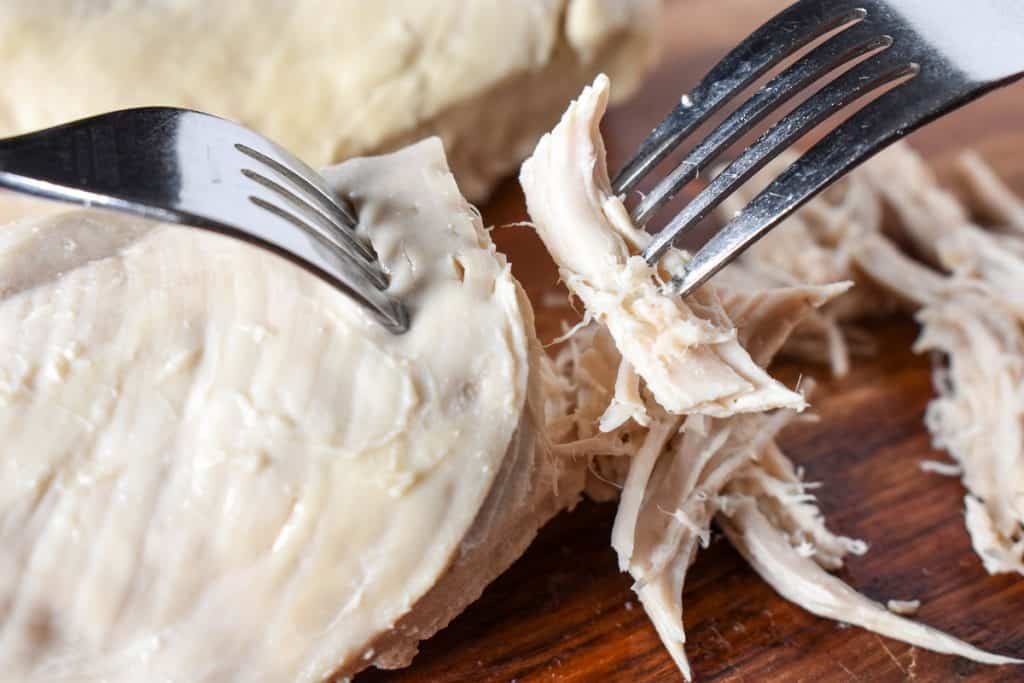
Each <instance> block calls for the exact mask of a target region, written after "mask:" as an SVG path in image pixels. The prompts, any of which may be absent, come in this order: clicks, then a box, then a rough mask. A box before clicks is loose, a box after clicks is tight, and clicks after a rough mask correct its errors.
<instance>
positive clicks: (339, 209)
mask: <svg viewBox="0 0 1024 683" xmlns="http://www.w3.org/2000/svg"><path fill="white" fill-rule="evenodd" d="M235 149H237V150H238V151H239V152H241V153H242V154H244V155H246V156H247V157H249V158H251V159H255V160H256V161H259V162H261V163H263V164H264V165H266V166H269V167H270V168H272V169H273V170H274V171H275V172H276V173H277V174H279V175H280V176H282V177H284V178H286V179H287V180H289V181H291V182H292V183H294V184H295V185H297V186H298V187H299V188H300V189H302V191H303V193H304V194H306V195H307V196H309V197H310V198H311V199H314V200H315V201H316V202H317V204H318V205H319V208H320V209H321V210H322V211H324V212H325V213H326V214H327V216H329V217H330V218H331V219H332V220H333V221H334V222H336V223H338V224H339V225H341V226H344V227H346V228H348V229H349V230H355V229H356V226H358V225H359V220H358V218H356V214H355V211H353V210H352V208H351V207H349V206H348V202H346V201H345V200H344V199H343V198H342V197H340V196H338V195H337V193H335V192H333V191H331V189H330V188H328V187H327V186H326V185H324V183H323V181H322V180H320V177H319V174H318V173H316V172H315V171H314V170H313V169H311V168H309V167H308V166H306V164H305V163H303V162H302V161H299V160H298V159H297V158H295V157H294V156H292V154H291V153H290V152H288V151H287V150H285V149H283V148H278V149H277V150H275V151H276V152H277V155H278V156H280V157H284V158H287V159H288V160H289V161H290V162H291V164H292V165H293V166H295V168H289V167H287V166H285V165H284V164H282V163H281V162H280V161H278V160H277V159H275V158H273V157H271V156H268V155H266V154H264V153H263V152H260V151H259V150H257V149H253V148H252V147H250V146H249V145H245V144H242V143H236V144H235ZM370 258H371V259H373V258H375V257H374V256H372V255H371V256H370Z"/></svg>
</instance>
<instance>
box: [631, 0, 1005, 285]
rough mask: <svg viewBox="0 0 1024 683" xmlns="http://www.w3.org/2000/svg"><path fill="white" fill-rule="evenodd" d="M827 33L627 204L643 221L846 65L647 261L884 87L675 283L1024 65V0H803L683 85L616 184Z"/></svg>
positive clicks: (727, 173)
mask: <svg viewBox="0 0 1024 683" xmlns="http://www.w3.org/2000/svg"><path fill="white" fill-rule="evenodd" d="M830 34H831V35H830ZM822 39H824V40H823V41H822V42H820V43H819V44H818V45H816V46H814V49H812V50H810V51H809V52H807V53H806V54H805V55H804V56H802V57H800V58H799V59H798V60H796V61H795V62H793V64H792V65H791V66H789V67H788V68H786V69H785V70H783V71H781V73H779V74H778V75H776V76H775V77H774V78H771V79H770V80H768V82H767V83H766V84H765V85H763V86H762V87H761V88H759V89H758V90H756V91H755V92H754V94H753V95H751V96H750V97H749V98H748V99H747V100H746V101H745V102H743V103H742V104H740V106H739V107H738V108H736V109H735V110H734V111H733V112H732V113H731V114H730V115H729V116H728V117H727V118H725V120H724V121H723V122H722V123H721V124H720V125H719V126H718V127H717V128H715V129H714V130H713V131H712V132H711V133H709V134H708V135H707V136H706V137H705V138H704V139H703V140H701V141H699V142H698V143H697V144H696V145H695V146H694V147H693V148H692V150H690V151H689V152H688V153H687V154H686V156H685V157H683V159H682V161H681V162H680V163H679V164H678V165H676V167H675V168H674V170H672V171H671V172H670V173H669V174H668V175H666V176H665V177H664V178H662V179H661V180H660V181H659V182H658V183H657V184H656V185H655V187H654V189H653V190H652V191H651V192H650V193H649V194H647V195H646V196H644V197H643V198H642V200H641V201H640V202H639V203H638V204H637V205H636V206H635V207H634V208H633V209H632V210H631V214H632V216H633V218H634V220H635V221H636V222H637V223H639V224H646V223H647V222H648V221H649V220H650V219H651V218H653V217H654V216H655V215H656V214H657V213H658V212H659V211H660V210H661V209H662V208H663V207H664V205H665V204H666V203H667V202H668V201H669V200H670V199H672V197H673V196H674V195H675V194H676V193H677V192H678V191H679V190H680V189H681V188H682V187H683V186H685V185H686V184H687V183H689V182H690V181H692V180H694V179H695V178H696V177H697V176H698V174H699V173H700V172H701V171H702V170H703V169H705V168H706V167H707V166H708V165H709V164H710V163H712V162H713V161H714V160H715V158H716V157H718V156H719V155H720V154H721V153H722V152H723V151H725V150H726V149H727V148H728V147H729V146H731V145H732V144H733V143H735V142H736V141H737V140H738V139H739V138H740V137H741V136H743V135H744V134H745V133H747V132H749V131H751V130H752V129H753V128H754V127H755V126H757V125H758V124H759V123H761V122H762V121H763V120H764V119H765V118H766V117H767V116H768V115H770V114H771V113H772V112H773V111H775V110H777V109H779V108H780V107H781V106H782V105H784V104H786V103H787V102H791V101H793V100H794V99H795V98H796V96H797V95H798V94H799V93H801V92H802V91H804V90H806V89H808V88H810V86H811V85H813V84H814V83H816V82H818V81H819V80H821V79H823V78H825V77H828V76H829V75H830V74H832V72H836V71H839V70H841V69H844V68H846V69H847V70H846V71H844V72H842V73H841V74H840V75H838V76H835V77H834V78H833V79H832V80H831V81H829V82H827V83H826V84H825V85H823V86H822V87H820V89H818V90H817V91H816V92H814V93H813V94H812V95H811V96H809V97H808V98H807V99H805V100H804V101H803V102H801V103H800V104H799V105H797V106H796V108H795V109H793V110H792V111H791V112H790V113H789V114H787V115H786V116H784V117H783V118H782V119H781V120H780V121H779V122H778V123H777V124H775V125H774V126H772V127H770V128H769V129H768V130H767V131H766V132H764V133H763V134H762V135H761V136H760V137H759V138H758V139H757V140H756V141H755V142H754V143H753V144H751V145H750V146H749V147H748V148H747V149H746V150H745V151H744V152H743V153H742V154H740V156H738V157H737V158H736V159H735V160H734V161H733V162H732V163H731V164H729V165H728V166H726V167H725V169H724V170H723V171H721V172H720V173H719V174H718V175H717V176H715V177H714V179H713V180H711V182H710V183H709V184H708V185H707V187H706V188H705V189H704V190H703V191H701V192H700V193H699V194H698V195H697V196H696V197H695V198H694V199H693V200H692V201H691V202H689V203H688V204H687V205H686V206H685V207H684V208H683V209H682V210H681V211H680V212H679V213H678V214H676V215H675V216H674V217H673V218H672V219H670V220H669V221H668V223H667V224H666V225H665V227H663V228H662V229H661V230H660V231H659V232H657V233H655V235H654V239H653V240H652V241H651V242H650V243H649V245H648V246H647V248H646V249H645V250H644V253H643V256H644V258H645V259H646V261H647V262H648V263H649V264H651V265H652V266H653V265H654V264H656V263H657V262H658V261H659V260H660V259H661V257H662V256H663V255H664V254H665V252H666V251H667V250H668V249H669V247H670V246H672V245H673V244H674V243H675V242H676V240H678V239H679V238H680V237H681V236H682V235H684V234H685V233H687V232H688V231H689V230H690V229H691V228H693V227H694V226H695V225H696V224H697V223H699V222H700V221H701V220H702V219H704V218H705V217H707V216H708V214H709V213H710V212H711V211H712V210H714V209H715V207H717V206H718V205H719V204H721V202H722V201H723V200H724V199H725V198H726V197H728V196H729V195H730V194H731V193H732V192H733V191H735V190H736V189H737V188H738V187H739V186H740V185H742V184H743V183H744V182H745V181H746V180H748V179H749V178H750V177H751V176H752V175H753V174H755V173H756V172H757V171H758V170H760V169H761V168H762V167H764V166H765V164H767V163H768V162H769V161H771V160H772V159H774V158H775V157H777V156H778V155H779V154H780V153H781V152H783V151H784V150H785V149H787V148H788V147H790V146H791V145H792V144H793V143H794V142H796V141H797V140H799V139H800V138H801V137H803V136H804V135H805V134H807V133H808V132H810V131H811V130H812V129H813V128H815V127H817V126H818V125H819V124H821V123H823V122H824V121H825V120H826V119H828V118H829V117H830V116H832V115H834V114H837V113H838V112H840V111H841V110H842V109H844V108H846V107H847V106H849V105H851V104H854V103H855V102H857V101H858V100H860V99H861V98H862V97H865V96H868V95H871V94H878V92H877V91H884V92H882V93H881V94H880V95H878V96H877V97H876V98H875V99H874V100H872V101H870V102H869V103H867V104H864V105H863V106H861V107H860V108H859V109H857V110H856V111H855V112H854V113H853V114H852V115H851V116H850V117H849V118H847V119H846V120H845V121H844V122H842V123H840V124H839V125H838V126H836V127H835V128H834V129H832V130H831V131H830V132H829V133H828V134H827V135H826V136H825V137H823V138H822V139H821V141H820V142H818V143H817V144H815V145H814V146H813V147H811V148H810V149H809V150H808V151H807V152H806V153H805V154H803V156H801V157H800V158H799V159H797V160H796V161H795V162H794V163H793V164H791V165H790V166H789V167H787V168H786V169H785V170H784V171H783V172H782V173H780V174H779V175H778V176H777V177H776V178H775V179H774V180H773V181H772V182H771V183H770V184H769V185H768V186H767V187H766V188H765V189H764V191H762V192H761V193H760V194H758V195H757V196H756V197H754V199H752V200H751V201H750V202H749V203H748V204H747V205H746V206H745V207H744V209H743V210H742V211H740V212H739V213H738V214H737V215H736V216H734V217H733V218H732V219H731V220H730V221H729V222H728V223H727V224H726V225H725V227H723V228H722V229H721V230H720V231H719V232H718V233H717V234H715V235H714V236H713V237H712V238H711V239H710V240H709V241H708V242H707V243H706V244H704V246H703V247H701V248H700V249H699V250H698V251H697V252H696V253H695V254H694V256H693V258H692V259H691V260H690V261H689V262H688V263H687V264H686V266H685V267H684V268H683V269H681V271H680V272H679V273H677V274H675V275H674V276H673V277H672V280H671V282H669V283H668V284H667V285H666V287H667V289H668V291H670V292H674V293H678V294H680V295H686V294H688V293H690V292H692V291H693V290H694V289H696V288H697V287H699V286H700V285H702V284H703V283H704V282H706V281H707V280H708V278H710V277H711V276H712V275H714V274H715V273H716V272H718V271H719V270H720V269H721V268H722V267H724V266H725V265H726V264H728V263H729V262H730V261H731V260H732V259H734V258H735V257H736V256H738V255H739V254H740V253H742V252H743V250H744V249H746V248H747V247H749V246H750V245H751V244H753V243H754V242H755V241H757V240H758V239H759V238H761V237H762V236H764V235H765V234H766V233H767V232H768V231H769V230H771V229H772V228H773V227H774V226H776V225H778V224H779V222H781V221H782V220H783V219H784V218H785V217H786V216H788V215H790V214H791V213H792V212H794V211H795V210H796V209H798V208H799V207H800V206H802V205H803V204H805V203H806V202H808V201H809V200H810V199H812V198H813V197H814V196H815V195H816V194H817V193H819V192H821V191H822V190H823V189H825V188H826V187H827V186H828V185H830V184H831V183H832V182H834V181H835V180H837V179H838V178H839V177H840V176H842V175H843V174H845V173H846V172H847V171H849V170H850V169H852V168H854V167H855V166H857V165H859V164H860V163H862V162H864V161H866V160H867V159H868V158H870V157H871V156H873V155H874V154H876V153H877V152H879V151H880V150H882V149H883V148H884V147H886V146H888V145H890V144H892V143H893V142H895V141H897V140H899V139H900V138H903V137H904V136H906V135H907V134H909V133H910V132H912V131H914V130H916V129H917V128H919V127H921V126H923V125H925V124H927V123H929V122H931V121H933V120H935V119H936V118H939V117H940V116H943V115H944V114H946V113H948V112H950V111H952V110H953V109H956V108H958V107H960V106H963V105H964V104H967V103H968V102H971V101H972V100H975V99H977V98H978V97H981V96H982V95H984V94H986V93H988V92H990V91H991V90H994V89H995V88H998V87H1000V86H1004V85H1007V84H1009V83H1011V82H1013V81H1015V80H1017V79H1019V78H1020V77H1021V76H1022V75H1024V3H1022V2H1021V1H1020V0H973V1H972V2H967V1H966V0H801V1H800V2H797V3H795V4H793V5H791V6H790V7H789V8H788V9H786V10H784V11H782V12H781V13H780V14H778V15H776V16H775V17H774V18H773V19H771V20H770V21H768V22H767V23H765V24H764V25H762V26H761V27H760V28H758V29H757V30H756V31H755V32H754V33H752V34H751V35H750V36H749V37H748V38H747V39H746V40H744V41H743V42H742V43H740V45H739V46H738V47H736V48H735V49H734V50H733V51H732V52H730V53H729V54H728V55H727V56H726V57H725V58H724V59H722V60H721V61H720V62H719V63H718V64H717V65H715V67H714V68H712V69H711V71H710V72H709V73H708V74H707V75H706V76H705V77H704V78H703V79H702V80H701V81H700V83H699V84H698V85H697V86H696V88H694V89H693V90H692V91H691V92H690V93H689V94H687V95H684V96H683V97H682V98H681V100H680V102H679V104H677V105H676V106H675V107H674V108H673V109H672V111H671V112H670V113H669V114H668V115H667V116H666V117H665V119H664V120H662V121H661V122H660V123H659V124H658V125H657V126H656V127H655V128H654V130H653V131H652V132H651V133H650V135H648V136H647V138H646V139H645V140H644V141H643V143H642V144H641V145H640V149H639V151H638V152H637V153H636V154H635V155H634V156H633V157H632V158H631V159H630V160H629V161H628V162H627V163H626V164H625V165H624V166H623V168H622V170H621V171H619V173H618V174H617V175H616V176H615V179H614V180H613V182H612V188H613V190H614V191H615V192H616V193H617V194H625V193H628V192H629V191H631V190H633V189H634V188H635V187H636V186H637V184H638V183H640V182H641V181H642V180H643V179H644V178H645V177H647V176H648V175H649V174H650V173H651V171H652V170H653V169H654V168H655V167H656V166H658V164H660V162H661V161H662V160H664V159H665V158H666V157H667V156H668V155H669V154H671V153H672V152H673V151H674V150H675V149H676V148H678V147H679V146H680V145H682V143H683V141H684V140H685V139H686V138H687V137H688V136H690V135H691V134H692V133H693V132H694V130H695V129H696V128H697V127H699V126H700V125H702V124H703V123H705V122H706V121H707V120H708V118H709V117H710V116H711V115H713V114H714V113H715V112H717V111H718V110H719V109H721V108H722V107H723V106H724V105H725V104H726V103H728V102H729V101H730V100H733V99H735V98H736V97H737V95H739V94H740V93H741V92H742V91H743V90H745V89H746V88H747V87H749V86H751V85H752V84H753V83H754V82H755V81H756V80H758V79H759V78H760V77H761V76H764V75H765V74H766V73H768V72H769V70H771V69H772V68H773V67H776V66H778V65H780V63H781V62H782V61H783V60H785V59H786V58H788V57H791V56H793V55H795V54H796V53H797V52H799V51H800V50H802V49H805V48H808V47H811V46H812V44H814V43H815V42H816V41H820V40H822ZM886 88H889V89H888V90H885V89H886Z"/></svg>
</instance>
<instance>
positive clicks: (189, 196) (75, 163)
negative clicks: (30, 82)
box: [0, 107, 409, 333]
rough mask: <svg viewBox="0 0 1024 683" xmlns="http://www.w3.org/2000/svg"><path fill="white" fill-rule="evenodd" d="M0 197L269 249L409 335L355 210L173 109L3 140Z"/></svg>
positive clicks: (259, 145) (221, 129) (282, 154)
mask: <svg viewBox="0 0 1024 683" xmlns="http://www.w3.org/2000/svg"><path fill="white" fill-rule="evenodd" d="M0 187H6V188H8V189H11V190H15V191H18V192H23V193H27V194H32V195H37V196H41V197H46V198H49V199H56V200H60V201H65V202H71V203H75V204H82V205H86V206H94V207H99V208H105V209H113V210H116V211H124V212H128V213H133V214H137V215H141V216H144V217H146V218H151V219H155V220H158V221H163V222H166V223H179V224H183V225H188V226H192V227H197V228H203V229H207V230H212V231H214V232H219V233H223V234H226V235H230V236H232V237H236V238H239V239H242V240H245V241H247V242H251V243H253V244H256V245H258V246H261V247H264V248H266V249H269V250H271V251H273V252H275V253H277V254H280V255H281V256H284V257H285V258H287V259H289V260H291V261H293V262H295V263H297V264H298V265H300V266H302V267H304V268H306V269H307V270H309V271H311V272H313V273H315V274H316V275H318V276H319V277H321V278H323V279H324V280H326V281H327V282H328V283H330V284H331V285H333V286H335V287H336V288H338V289H339V290H341V291H342V292H344V293H345V294H347V295H348V296H350V297H351V298H352V299H354V300H355V301H356V302H358V303H359V304H360V305H362V306H363V307H364V308H365V309H366V310H368V311H370V312H371V313H372V314H373V315H374V316H375V317H376V318H377V320H379V321H380V322H381V323H382V324H383V325H384V326H385V327H387V329H389V330H391V331H392V332H395V333H400V332H404V331H405V330H406V329H408V326H409V318H408V314H407V312H406V309H405V307H404V306H403V305H402V303H401V302H399V301H397V300H396V299H394V298H393V297H391V296H389V295H388V294H387V293H386V291H385V290H386V289H387V287H388V275H387V273H386V272H384V270H383V268H382V267H381V265H380V263H379V262H378V260H377V255H376V254H375V253H374V250H373V247H372V246H371V245H370V244H369V243H368V242H367V241H366V240H364V239H363V238H362V237H361V236H359V235H358V234H357V233H356V232H355V230H356V226H357V223H358V219H357V216H356V214H355V212H354V211H353V209H352V207H351V206H349V204H348V202H346V201H345V200H344V199H343V198H342V197H340V196H338V194H337V193H335V192H334V191H333V190H332V189H331V188H329V187H328V186H327V184H326V183H325V182H324V180H323V178H321V177H320V175H319V174H318V173H316V172H315V171H314V170H313V169H311V168H310V167H309V166H307V165H306V164H304V163H303V162H301V161H299V160H298V159H297V158H295V157H294V156H293V155H292V154H290V153H289V152H288V151H287V150H285V149H283V148H282V147H280V146H278V145H276V144H275V143H273V142H271V141H269V140H267V139H266V138H264V137H262V136H261V135H258V134H256V133H254V132H252V131H251V130H249V129H247V128H244V127H243V126H240V125H238V124H236V123H232V122H230V121H226V120H224V119H221V118H218V117H216V116H211V115H209V114H203V113H200V112H194V111H189V110H185V109H175V108H170V107H147V108H142V109H128V110H124V111H117V112H112V113H109V114H102V115H100V116H95V117H92V118H88V119H83V120H81V121H75V122H72V123H68V124H65V125H61V126H57V127H55V128H48V129H46V130H41V131H38V132H34V133H28V134H26V135H21V136H18V137H14V138H8V139H6V140H0Z"/></svg>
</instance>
